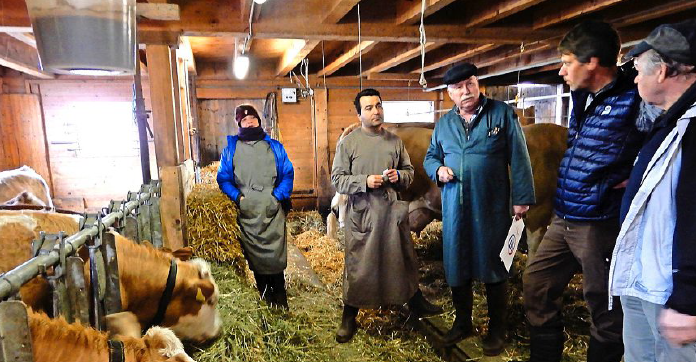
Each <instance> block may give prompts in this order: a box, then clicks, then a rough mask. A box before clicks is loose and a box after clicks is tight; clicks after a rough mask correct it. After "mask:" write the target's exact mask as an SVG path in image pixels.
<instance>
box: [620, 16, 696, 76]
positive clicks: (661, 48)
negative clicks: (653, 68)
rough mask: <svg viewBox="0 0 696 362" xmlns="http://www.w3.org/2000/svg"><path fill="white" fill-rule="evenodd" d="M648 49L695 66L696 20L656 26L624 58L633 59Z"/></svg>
mask: <svg viewBox="0 0 696 362" xmlns="http://www.w3.org/2000/svg"><path fill="white" fill-rule="evenodd" d="M650 49H654V50H655V51H656V52H658V53H660V55H662V56H665V57H668V58H670V59H672V60H675V61H677V62H680V63H684V64H689V65H696V19H691V20H686V21H682V22H680V23H676V24H663V25H660V26H658V27H657V28H655V30H653V31H652V32H651V33H650V35H648V37H647V38H645V39H643V41H641V42H640V43H639V44H638V45H636V46H635V47H634V48H633V49H631V51H630V52H628V54H626V56H627V57H629V58H635V57H637V56H639V55H641V54H643V53H644V52H646V51H648V50H650Z"/></svg>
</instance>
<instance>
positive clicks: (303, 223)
mask: <svg viewBox="0 0 696 362" xmlns="http://www.w3.org/2000/svg"><path fill="white" fill-rule="evenodd" d="M287 228H288V232H289V233H290V235H292V236H297V235H299V234H302V233H303V232H305V231H309V230H316V231H317V232H319V233H321V234H326V225H325V224H324V220H323V219H322V217H321V215H319V213H318V212H316V211H290V213H289V214H288V216H287ZM298 246H299V245H298Z"/></svg>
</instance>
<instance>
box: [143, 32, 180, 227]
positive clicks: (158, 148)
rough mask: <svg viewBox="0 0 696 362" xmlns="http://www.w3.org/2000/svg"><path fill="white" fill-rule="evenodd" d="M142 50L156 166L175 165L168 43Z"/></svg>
mask: <svg viewBox="0 0 696 362" xmlns="http://www.w3.org/2000/svg"><path fill="white" fill-rule="evenodd" d="M145 51H146V54H147V69H148V73H149V76H150V103H151V104H152V115H153V117H154V120H153V126H154V134H155V154H156V155H157V166H158V167H160V168H162V167H165V166H176V165H178V164H179V154H178V150H177V149H178V146H177V135H176V134H177V132H176V119H175V106H174V104H175V98H174V92H173V89H174V82H173V79H172V64H171V53H170V50H169V46H168V45H148V46H147V48H146V50H145ZM163 214H164V213H163Z"/></svg>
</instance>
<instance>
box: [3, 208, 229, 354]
mask: <svg viewBox="0 0 696 362" xmlns="http://www.w3.org/2000/svg"><path fill="white" fill-rule="evenodd" d="M66 217H67V216H66V215H61V214H56V213H51V212H45V211H26V210H23V211H0V248H2V250H3V254H2V255H1V256H0V266H1V267H0V273H4V272H6V271H8V270H11V269H12V268H14V267H16V266H17V265H19V264H21V263H23V262H25V261H26V260H28V259H29V258H30V257H31V255H30V245H31V240H33V239H35V238H37V237H38V233H39V231H40V230H42V229H43V230H44V231H46V232H53V233H55V232H58V231H60V230H64V231H66V232H67V233H68V234H72V233H75V232H76V231H77V229H78V223H77V221H74V219H71V220H72V221H66ZM58 221H64V223H62V224H61V223H59V222H58ZM70 222H72V224H70ZM56 225H61V226H56ZM113 233H114V237H115V240H116V253H117V257H118V259H119V267H118V272H119V280H120V284H121V286H120V292H121V305H122V308H123V310H124V311H131V312H133V313H134V314H135V315H136V317H137V318H138V322H139V323H140V325H141V328H142V327H145V326H148V325H150V323H151V322H152V320H153V318H154V316H155V314H156V313H157V308H158V304H159V300H160V298H161V296H162V293H163V292H164V290H165V285H166V281H167V276H168V273H169V268H170V265H171V262H172V259H174V255H173V253H171V252H164V251H160V250H157V249H154V248H152V247H148V246H145V245H139V244H135V243H134V242H132V241H130V240H128V239H127V238H125V237H123V236H121V235H119V234H118V233H115V232H113ZM5 251H16V252H7V253H6V252H5ZM174 253H176V252H174ZM79 254H80V256H82V258H83V260H85V261H86V262H85V266H84V270H85V276H86V278H85V279H86V280H85V283H86V284H87V285H89V258H88V257H87V252H86V250H85V248H82V249H81V250H80V251H79ZM175 263H176V265H177V269H178V271H177V276H176V281H175V284H174V289H173V294H172V297H171V301H170V302H169V304H168V306H167V308H166V312H165V314H164V319H163V320H162V322H161V325H162V326H165V327H170V328H171V329H172V330H173V331H174V332H175V333H177V335H178V336H179V337H180V338H182V339H185V340H192V341H197V342H203V341H206V340H210V339H212V338H215V337H216V336H217V335H218V334H219V332H220V325H221V320H220V316H219V312H218V311H217V309H216V307H217V302H218V296H219V291H218V287H217V284H216V283H215V280H214V279H213V276H212V274H211V272H210V266H209V265H208V263H207V262H205V261H204V260H202V259H193V260H190V261H181V260H175ZM90 290H91V289H90ZM20 296H21V298H22V300H23V301H24V302H25V303H26V304H27V305H29V306H30V307H32V308H33V309H35V310H41V311H46V312H51V295H50V286H49V285H48V282H47V280H45V279H44V278H43V277H40V276H39V277H37V278H34V279H32V280H31V281H30V282H28V283H27V284H25V285H23V286H22V288H20Z"/></svg>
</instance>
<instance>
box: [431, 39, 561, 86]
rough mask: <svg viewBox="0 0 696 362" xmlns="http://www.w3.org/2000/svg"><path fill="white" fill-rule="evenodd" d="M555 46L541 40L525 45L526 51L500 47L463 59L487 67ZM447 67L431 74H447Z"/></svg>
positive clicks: (436, 75)
mask: <svg viewBox="0 0 696 362" xmlns="http://www.w3.org/2000/svg"><path fill="white" fill-rule="evenodd" d="M552 47H553V46H552V45H551V44H549V43H547V42H539V43H535V44H530V45H525V47H524V52H521V51H520V47H500V48H497V49H492V50H491V51H487V52H485V53H481V54H477V55H474V56H472V57H470V58H468V59H463V60H465V61H467V62H469V63H472V64H474V65H476V67H478V68H479V69H480V68H485V67H490V66H492V65H494V64H498V63H502V62H505V61H509V60H511V59H515V58H519V57H521V56H522V55H523V54H529V53H533V52H539V51H543V50H547V49H550V48H552ZM445 71H446V69H439V70H437V71H436V72H435V73H434V74H432V75H431V76H432V77H434V78H440V77H442V76H443V75H444V74H445Z"/></svg>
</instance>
